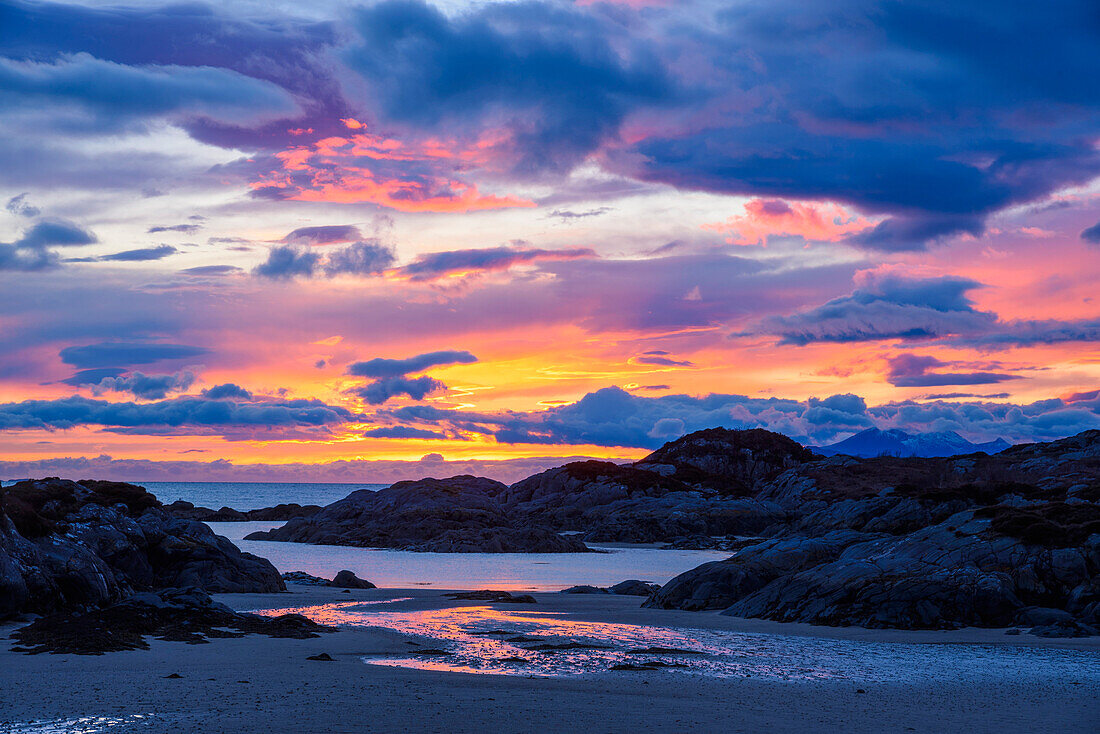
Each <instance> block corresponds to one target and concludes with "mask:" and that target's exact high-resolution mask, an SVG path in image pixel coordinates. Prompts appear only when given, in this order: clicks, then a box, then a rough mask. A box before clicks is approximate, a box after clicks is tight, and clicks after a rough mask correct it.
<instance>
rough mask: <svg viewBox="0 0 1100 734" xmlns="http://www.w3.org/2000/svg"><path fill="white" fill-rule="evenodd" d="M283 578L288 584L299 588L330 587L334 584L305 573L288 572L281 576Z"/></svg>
mask: <svg viewBox="0 0 1100 734" xmlns="http://www.w3.org/2000/svg"><path fill="white" fill-rule="evenodd" d="M281 578H282V580H283V581H284V582H286V583H288V584H298V585H299V586H330V585H331V584H332V582H331V581H329V580H328V579H323V578H321V577H320V576H314V575H312V574H308V573H306V572H305V571H287V572H286V573H284V574H282V575H281Z"/></svg>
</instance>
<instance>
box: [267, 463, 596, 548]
mask: <svg viewBox="0 0 1100 734" xmlns="http://www.w3.org/2000/svg"><path fill="white" fill-rule="evenodd" d="M505 489H507V488H506V487H505V485H503V484H501V483H500V482H494V481H493V480H491V479H485V478H481V477H472V476H459V477H451V478H450V479H422V480H419V481H416V482H398V483H397V484H394V485H393V486H391V487H388V488H386V489H383V490H381V491H378V492H373V491H370V490H359V491H357V492H353V493H351V494H350V495H348V496H347V497H345V498H344V499H342V500H340V501H338V502H334V503H333V504H331V505H328V506H327V507H325V508H323V509H322V510H321V511H320V512H318V513H317V514H315V515H313V516H312V517H309V518H297V519H295V520H291V521H290V522H288V523H287V524H286V525H284V526H283V527H281V528H276V529H275V530H271V531H267V532H257V533H252V534H251V535H249V536H247V539H249V540H283V541H291V542H297V543H320V544H325V545H351V546H359V547H377V548H400V549H403V550H412V551H422V552H435V553H585V552H588V547H587V546H585V545H584V543H583V542H582V541H581V540H579V539H578V538H575V537H563V536H561V535H559V534H558V533H557V532H555V531H554V530H552V529H550V528H547V527H543V526H539V525H537V524H532V523H530V522H528V521H526V520H524V519H520V520H517V518H516V517H515V516H514V515H513V514H512V513H509V512H508V511H507V510H506V508H505V507H504V506H503V505H502V503H501V501H500V495H501V493H502V492H503V491H504V490H505Z"/></svg>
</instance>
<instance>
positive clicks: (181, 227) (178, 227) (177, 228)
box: [145, 224, 202, 234]
mask: <svg viewBox="0 0 1100 734" xmlns="http://www.w3.org/2000/svg"><path fill="white" fill-rule="evenodd" d="M200 229H202V225H201V224H172V225H167V226H163V225H162V226H159V227H150V228H149V229H147V230H145V231H146V232H148V233H149V234H157V233H158V232H183V233H184V234H194V233H195V232H198V231H199V230H200Z"/></svg>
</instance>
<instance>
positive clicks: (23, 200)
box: [4, 192, 42, 218]
mask: <svg viewBox="0 0 1100 734" xmlns="http://www.w3.org/2000/svg"><path fill="white" fill-rule="evenodd" d="M4 208H5V209H7V210H8V211H9V212H11V213H12V214H14V215H15V216H17V217H31V218H34V217H37V216H38V215H39V214H41V213H42V210H41V209H39V208H38V207H36V206H31V204H29V203H28V202H27V194H26V193H25V192H24V193H22V194H19V195H18V196H13V197H11V198H10V199H8V203H7V204H6V205H5V206H4Z"/></svg>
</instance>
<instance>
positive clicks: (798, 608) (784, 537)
mask: <svg viewBox="0 0 1100 734" xmlns="http://www.w3.org/2000/svg"><path fill="white" fill-rule="evenodd" d="M757 497H758V498H760V499H762V500H766V501H769V502H774V503H775V504H777V505H779V506H781V507H783V509H784V510H785V511H786V512H787V513H788V519H787V520H786V521H785V522H783V523H779V524H777V525H775V526H773V527H771V528H769V529H768V530H767V535H769V536H771V537H769V538H767V539H764V540H761V541H758V542H755V543H753V544H751V545H749V546H747V547H745V548H743V549H741V550H739V551H738V552H737V554H736V555H735V556H733V557H732V558H730V559H729V560H725V561H718V562H714V563H709V564H705V565H703V566H700V567H699V568H696V569H693V570H692V571H689V572H687V573H685V574H681V575H680V576H678V577H677V578H675V579H673V580H672V581H671V582H669V583H668V584H666V585H665V587H664V588H662V589H661V590H660V591H659V592H658V593H656V594H654V595H653V596H652V597H651V598H650V599H649V600H647V602H646V604H647V605H648V606H653V607H663V608H678V609H721V610H724V611H723V613H724V614H729V615H733V616H744V617H763V618H767V619H774V620H779V621H801V622H811V623H815V624H826V625H860V626H864V627H899V628H909V629H938V628H954V627H960V626H968V625H973V626H985V627H991V626H992V627H1000V626H1009V625H1013V624H1017V625H1027V624H1028V623H1029V622H1034V623H1033V624H1031V625H1030V626H1032V627H1033V628H1034V629H1035V630H1036V632H1035V633H1036V634H1051V635H1074V634H1084V633H1087V631H1088V630H1090V629H1095V628H1096V626H1097V622H1100V504H1097V502H1098V500H1100V432H1096V431H1090V432H1087V433H1085V434H1081V435H1079V436H1075V437H1072V438H1070V439H1065V440H1063V441H1056V442H1052V443H1049V444H1036V445H1030V446H1017V447H1013V448H1010V449H1007V450H1006V451H1004V452H1003V453H1001V454H999V455H998V456H995V457H991V456H987V455H985V454H975V455H970V456H962V457H952V458H948V459H898V458H889V457H883V458H876V459H853V458H851V457H837V458H831V459H825V460H819V461H812V462H807V463H805V464H802V465H799V466H797V467H793V468H791V469H789V470H787V471H786V472H783V473H782V474H779V475H777V476H776V477H774V478H773V479H772V480H770V481H768V482H766V483H765V484H764V485H763V486H762V487H761V488H760V490H759V492H758V494H757ZM1032 608H1041V609H1047V610H1050V609H1054V610H1056V611H1057V612H1058V613H1059V614H1060V615H1061V616H1059V618H1058V619H1056V620H1053V621H1051V620H1047V621H1046V622H1045V623H1042V624H1041V623H1039V622H1037V621H1035V620H1033V619H1030V618H1028V617H1027V616H1026V615H1024V616H1023V617H1021V614H1022V613H1023V611H1024V610H1027V609H1032ZM1048 616H1049V615H1048Z"/></svg>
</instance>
